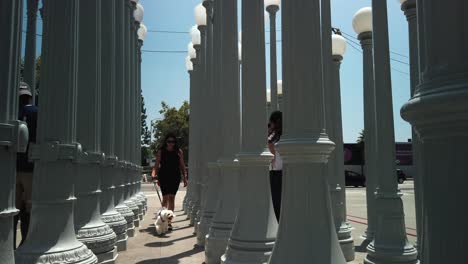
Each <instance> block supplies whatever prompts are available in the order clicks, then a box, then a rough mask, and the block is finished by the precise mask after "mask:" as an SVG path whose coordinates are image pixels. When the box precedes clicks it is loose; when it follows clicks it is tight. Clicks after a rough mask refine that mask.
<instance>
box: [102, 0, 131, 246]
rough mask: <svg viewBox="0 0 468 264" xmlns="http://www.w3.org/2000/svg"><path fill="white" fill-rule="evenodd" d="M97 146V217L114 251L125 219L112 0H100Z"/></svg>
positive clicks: (124, 237)
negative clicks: (119, 201) (120, 207)
mask: <svg viewBox="0 0 468 264" xmlns="http://www.w3.org/2000/svg"><path fill="white" fill-rule="evenodd" d="M101 1H102V6H103V7H104V8H101V12H102V16H101V34H102V39H101V47H104V48H103V49H102V50H101V65H105V66H104V67H101V111H100V114H101V150H102V152H104V153H105V155H106V156H105V160H104V162H103V163H102V166H101V191H102V194H101V204H100V208H101V219H102V221H103V222H104V223H106V224H108V225H109V226H110V227H111V228H112V230H114V233H115V234H116V236H117V237H116V247H117V251H122V250H124V249H126V248H127V239H128V236H127V222H126V221H125V218H124V217H123V215H121V214H120V213H119V212H117V210H116V209H115V201H116V192H115V188H116V183H117V179H116V175H115V174H114V172H115V170H116V169H117V168H116V166H117V156H116V152H115V133H116V131H115V119H116V116H115V111H114V108H115V96H116V75H115V62H116V59H115V56H116V54H117V53H116V48H115V47H116V45H115V34H116V33H115V29H116V25H115V22H116V17H115V9H116V3H115V1H114V0H101Z"/></svg>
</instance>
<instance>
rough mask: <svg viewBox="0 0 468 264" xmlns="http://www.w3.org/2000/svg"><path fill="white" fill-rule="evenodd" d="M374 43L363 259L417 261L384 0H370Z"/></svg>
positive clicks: (389, 261)
mask: <svg viewBox="0 0 468 264" xmlns="http://www.w3.org/2000/svg"><path fill="white" fill-rule="evenodd" d="M372 12H373V16H372V25H373V29H374V31H373V44H374V77H375V79H374V85H375V120H376V123H375V127H376V135H378V136H377V137H376V143H377V145H376V149H377V150H378V155H377V166H378V168H379V169H378V170H379V171H378V178H377V186H378V188H377V190H376V193H375V197H376V200H375V202H376V220H377V221H376V223H377V226H376V229H375V230H376V234H375V237H374V240H373V241H372V242H371V243H370V244H369V246H368V247H367V252H368V254H367V256H366V258H365V260H364V263H372V264H374V263H375V264H378V263H419V261H418V260H417V251H416V249H415V248H414V247H413V246H412V245H411V244H410V243H409V242H408V240H407V238H406V232H405V230H406V228H405V218H404V213H403V202H402V200H401V193H400V192H399V190H398V183H397V181H396V180H395V174H396V168H395V135H394V125H393V105H392V85H391V76H390V51H389V40H388V21H387V1H386V0H373V1H372Z"/></svg>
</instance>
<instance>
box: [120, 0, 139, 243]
mask: <svg viewBox="0 0 468 264" xmlns="http://www.w3.org/2000/svg"><path fill="white" fill-rule="evenodd" d="M137 3H138V0H125V14H124V44H123V45H124V61H125V63H124V69H125V70H124V81H125V82H124V104H123V107H124V109H125V112H124V128H125V130H124V153H123V154H124V156H123V158H124V160H125V161H124V162H125V167H124V179H125V188H124V197H125V202H124V203H125V204H126V205H127V206H128V207H129V208H130V209H131V210H132V212H133V214H134V216H135V218H134V219H133V224H134V225H135V227H139V226H140V217H139V215H140V207H138V205H137V204H136V203H135V201H134V199H132V195H133V193H132V190H133V189H132V188H133V185H134V182H133V178H134V173H133V172H134V166H133V160H132V159H133V155H132V154H133V147H134V143H135V142H134V141H133V136H134V135H135V134H134V132H135V131H134V129H135V127H134V124H132V122H133V120H134V118H135V117H134V115H133V114H134V111H135V110H134V109H133V103H134V102H133V100H134V99H135V98H134V94H133V88H134V87H133V85H134V84H133V75H132V67H133V66H134V61H133V51H134V49H133V38H132V34H133V33H134V32H133V30H134V18H133V13H134V10H135V9H136V4H137ZM137 234H138V233H137V232H135V234H134V235H137Z"/></svg>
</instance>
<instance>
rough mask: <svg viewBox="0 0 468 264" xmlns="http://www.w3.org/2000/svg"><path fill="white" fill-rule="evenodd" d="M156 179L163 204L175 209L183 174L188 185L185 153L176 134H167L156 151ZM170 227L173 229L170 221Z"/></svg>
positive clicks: (172, 209)
mask: <svg viewBox="0 0 468 264" xmlns="http://www.w3.org/2000/svg"><path fill="white" fill-rule="evenodd" d="M155 172H156V173H155V175H154V176H153V180H154V181H156V180H157V181H158V183H159V186H160V187H161V192H162V195H163V200H162V206H163V207H165V208H167V209H169V210H171V211H174V204H175V196H176V194H177V191H178V190H179V185H180V181H181V175H182V174H183V181H184V187H186V186H187V171H186V170H185V163H184V153H183V152H182V150H181V149H180V148H179V146H178V144H177V138H176V137H175V135H172V134H169V135H167V136H166V138H165V140H164V143H163V144H162V146H161V148H160V149H159V150H158V151H157V152H156V163H155ZM169 229H172V225H171V223H169Z"/></svg>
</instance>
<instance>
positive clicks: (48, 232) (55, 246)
mask: <svg viewBox="0 0 468 264" xmlns="http://www.w3.org/2000/svg"><path fill="white" fill-rule="evenodd" d="M37 2H38V1H32V0H31V1H28V10H29V11H30V12H28V34H27V37H26V43H27V45H26V58H25V61H27V62H28V63H27V64H28V66H27V67H28V68H30V67H31V65H29V64H31V63H33V62H34V61H35V58H34V57H35V52H32V50H34V49H35V45H34V43H35V40H34V38H35V34H32V32H35V28H34V27H33V24H35V23H36V22H35V19H36V14H35V13H37V4H38V3H37ZM0 10H2V13H3V14H5V15H6V14H8V16H7V17H5V18H7V19H5V20H4V19H2V22H1V23H0V28H1V31H2V32H4V33H5V35H6V36H8V39H11V40H12V41H8V42H2V44H1V45H0V53H1V54H2V55H1V56H2V58H8V60H6V61H8V63H6V64H4V66H5V67H6V68H5V69H4V70H2V74H1V77H0V82H1V83H2V85H1V88H0V89H1V92H0V93H1V94H3V95H7V96H1V98H2V99H1V100H4V102H2V103H1V105H2V109H1V110H0V112H1V120H0V123H1V124H0V130H1V132H0V135H1V139H0V141H1V142H4V143H5V144H3V143H1V145H2V146H4V147H2V149H1V151H0V153H1V154H0V155H1V156H2V158H1V159H0V160H1V163H0V168H1V169H2V171H4V172H5V173H3V174H2V185H1V193H3V195H5V196H4V197H3V198H1V207H0V212H1V213H0V221H1V224H0V228H1V229H2V230H1V232H0V234H1V238H2V239H1V241H2V242H0V252H2V253H1V255H2V261H1V262H2V263H15V261H16V263H25V264H26V263H28V264H30V263H115V262H116V259H117V256H118V253H117V252H118V251H122V250H126V247H127V240H128V237H133V236H135V235H136V234H137V233H136V232H135V231H136V230H135V227H138V226H139V222H140V221H141V220H142V219H143V216H144V214H145V213H146V210H147V201H146V198H145V196H144V195H143V193H142V192H141V191H140V179H141V166H140V160H141V158H140V155H141V154H140V153H141V152H140V127H141V126H140V122H141V121H140V118H141V117H140V112H141V105H140V104H141V101H140V93H141V81H140V75H141V68H140V64H141V50H140V49H141V46H142V45H143V41H144V39H145V37H146V32H147V29H146V27H145V26H144V25H143V24H142V20H143V13H144V9H143V6H141V4H139V3H138V0H131V1H130V0H128V1H113V0H97V1H96V0H80V1H77V0H70V1H44V3H43V12H41V14H43V21H44V25H43V32H44V34H43V35H44V36H45V37H44V38H43V43H42V47H43V50H42V74H41V86H40V87H41V102H40V110H39V113H40V114H39V119H38V138H37V142H36V144H32V145H30V146H29V155H30V158H31V159H32V160H33V161H35V170H34V177H33V178H34V185H33V198H32V216H31V224H30V228H29V233H28V236H27V238H26V240H25V242H24V243H23V245H21V246H20V247H19V248H18V249H17V250H16V251H15V252H13V241H12V237H13V236H12V234H13V232H16V230H13V229H12V227H13V225H12V219H13V216H14V215H15V214H16V213H17V210H16V209H14V182H15V162H14V158H15V157H16V152H20V151H25V148H24V147H25V146H26V143H27V128H26V127H25V124H24V123H23V122H18V121H13V120H16V119H17V117H16V113H17V100H18V99H17V87H18V78H19V74H18V73H19V72H18V71H19V61H20V52H19V51H20V47H21V32H22V29H21V21H22V14H23V11H22V1H16V0H7V1H2V2H1V3H0ZM83 14H86V17H84V15H83ZM2 17H4V16H3V15H2ZM12 51H13V52H12ZM30 71H31V69H29V70H28V74H27V76H25V80H26V81H29V82H30V85H31V87H34V79H35V78H34V74H32V75H31V74H30ZM30 75H31V76H30ZM33 94H34V92H33ZM4 132H6V133H4ZM5 136H8V138H7V137H5Z"/></svg>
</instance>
